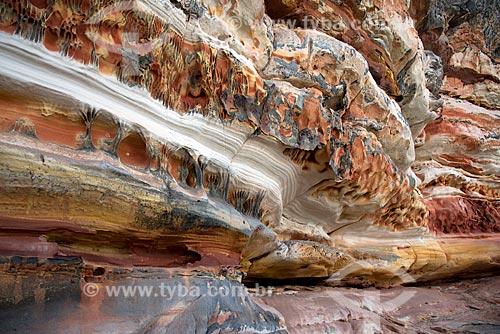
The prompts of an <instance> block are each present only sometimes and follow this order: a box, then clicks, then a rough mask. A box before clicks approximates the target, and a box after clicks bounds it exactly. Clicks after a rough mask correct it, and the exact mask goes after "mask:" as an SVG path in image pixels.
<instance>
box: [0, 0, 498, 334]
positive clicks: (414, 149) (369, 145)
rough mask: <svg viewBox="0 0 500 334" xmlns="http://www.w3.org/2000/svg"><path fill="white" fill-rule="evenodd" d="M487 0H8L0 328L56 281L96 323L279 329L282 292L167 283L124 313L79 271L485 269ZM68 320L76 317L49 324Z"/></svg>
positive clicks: (160, 328) (198, 278)
mask: <svg viewBox="0 0 500 334" xmlns="http://www.w3.org/2000/svg"><path fill="white" fill-rule="evenodd" d="M484 6H486V7H487V8H490V7H491V6H490V7H488V6H489V5H487V4H486V3H483V2H481V1H479V0H478V1H463V4H462V3H461V4H460V5H458V7H456V8H458V9H456V8H455V7H454V8H455V9H456V10H457V11H450V10H448V9H444V4H443V3H441V2H440V1H425V2H419V3H414V2H411V3H408V2H406V1H391V2H388V1H375V2H373V1H361V2H353V1H346V2H345V3H343V2H336V1H332V2H330V1H328V2H319V1H308V2H299V1H279V0H268V1H260V2H257V3H255V2H252V1H239V2H227V3H226V2H222V1H215V0H214V1H195V0H193V1H149V0H140V1H112V0H108V1H93V0H77V1H73V0H36V1H35V0H23V1H7V0H5V1H2V3H1V4H0V30H1V31H0V62H1V65H2V66H1V67H0V102H1V103H0V110H1V111H0V142H1V145H0V156H1V159H0V165H1V169H0V188H1V192H0V207H1V210H0V255H1V256H3V258H2V263H3V264H2V269H1V270H2V272H1V275H2V281H4V282H6V285H5V286H6V287H7V288H6V289H5V291H4V293H2V296H1V299H0V302H1V305H2V307H4V308H5V309H7V310H10V311H9V312H10V313H9V314H8V315H7V316H6V318H5V319H7V320H6V321H7V323H9V326H10V327H9V330H15V329H16V326H14V325H13V322H12V321H13V320H12V319H15V316H14V315H15V313H16V312H18V311H17V310H25V311H26V312H28V313H33V312H35V313H34V314H39V315H40V317H42V318H43V317H49V316H51V313H50V311H47V312H46V313H44V312H45V311H44V310H50V309H51V308H53V307H59V305H61V304H59V301H56V302H55V303H53V304H51V303H49V302H48V300H49V299H50V298H56V299H57V297H54V296H55V294H56V292H54V291H56V290H57V288H56V290H53V289H52V288H51V287H50V284H51V283H50V282H55V283H54V284H56V283H57V284H56V286H60V288H61V291H63V292H64V293H67V294H68V297H67V298H69V299H70V300H71V303H75V302H76V304H78V300H80V302H81V305H82V307H84V308H88V309H89V310H91V311H92V312H96V310H97V308H98V307H104V309H106V312H105V316H103V318H102V320H99V321H98V322H95V323H93V324H90V327H88V331H92V332H113V331H115V332H116V331H119V330H118V329H117V327H114V328H110V329H106V328H104V329H102V330H101V329H99V330H97V327H99V326H101V325H102V326H104V327H106V326H105V324H106V323H116V322H119V323H121V324H122V325H123V328H127V329H126V330H127V331H128V332H143V333H156V332H173V333H178V332H179V333H180V332H182V330H185V331H187V332H207V333H217V332H227V333H231V332H260V333H263V332H265V333H271V332H273V333H285V332H287V330H290V331H291V332H293V330H292V328H294V326H295V325H291V324H290V323H289V321H290V320H289V318H288V316H287V315H286V312H285V313H284V314H282V313H280V312H281V310H280V307H279V305H281V304H279V303H278V302H276V303H275V302H274V301H272V302H270V305H272V306H273V307H275V308H273V307H269V306H265V305H262V300H259V299H258V298H255V297H252V296H250V295H248V293H246V292H245V294H243V295H240V296H238V298H239V299H234V298H233V299H232V298H231V297H229V296H225V297H224V298H218V297H217V298H216V297H214V298H207V295H206V293H203V294H202V295H203V298H201V299H196V298H195V297H193V298H192V299H182V298H181V299H178V300H174V301H172V302H171V303H170V301H169V303H170V304H169V303H167V304H168V305H167V304H165V303H163V302H161V303H160V304H161V305H160V304H159V305H156V304H155V306H154V307H152V310H154V312H155V314H156V315H155V318H154V319H152V318H149V317H146V316H144V317H142V316H138V317H136V318H134V319H135V320H134V321H135V322H134V324H133V325H132V324H131V322H130V321H128V320H127V317H128V316H129V315H127V314H125V313H126V312H125V313H122V311H121V310H119V309H118V308H116V307H115V306H110V305H107V304H106V303H112V301H110V300H104V301H103V303H104V304H99V305H94V304H92V303H93V302H95V300H94V301H92V300H86V299H85V298H86V296H85V295H81V296H78V295H77V294H78V293H77V292H76V286H77V285H78V286H80V287H84V286H85V284H86V283H89V282H96V283H97V284H98V286H99V287H101V292H102V288H103V287H104V286H109V285H113V284H115V285H119V284H125V285H126V284H131V282H132V281H133V280H134V277H136V276H138V277H140V279H139V282H138V284H151V285H158V284H159V283H160V282H163V283H165V284H166V285H167V286H176V284H177V280H178V278H179V277H188V278H185V279H184V280H183V283H182V284H183V286H196V287H199V289H201V290H203V289H209V288H208V287H209V286H212V285H215V286H218V287H227V288H231V287H233V286H235V287H242V283H241V282H242V281H244V282H273V284H274V283H276V282H278V283H280V284H281V283H286V282H289V280H294V282H301V281H302V282H312V283H318V282H319V281H322V284H323V285H326V286H329V287H325V289H333V288H332V287H331V286H338V285H352V284H354V285H357V286H359V285H361V286H368V285H376V286H393V285H400V284H412V283H415V282H433V281H435V280H442V279H448V278H450V277H453V278H456V277H475V276H476V275H488V274H491V273H497V272H498V269H499V267H500V260H499V259H500V243H499V237H498V232H499V230H500V206H499V198H500V193H499V191H498V189H500V187H499V182H500V181H499V175H500V156H499V152H500V150H499V147H500V137H499V133H500V132H499V131H500V112H499V110H498V109H499V108H500V107H499V104H498V99H499V97H498V94H497V93H498V92H499V91H498V89H497V88H498V85H499V80H500V75H499V73H498V69H499V67H498V66H499V65H498V63H497V62H498V50H497V49H498V47H497V46H498V45H497V44H498V38H497V36H496V35H495V34H493V33H492V32H491V30H492V27H494V26H495V23H496V21H495V20H496V18H495V16H494V13H498V6H497V7H494V5H493V7H491V11H492V13H488V14H481V11H480V10H479V9H480V8H486V7H484ZM464 11H465V12H464ZM438 13H441V14H442V15H441V16H439V15H438ZM464 13H466V15H465V14H464ZM441 19H442V20H441ZM440 20H441V21H440ZM476 36H479V38H478V39H477V40H475V41H474V43H469V42H470V41H472V39H473V38H475V37H476ZM424 47H425V48H426V49H428V50H424ZM50 273H57V274H54V275H53V276H52V274H50ZM96 277H97V278H96ZM32 278H33V280H34V281H36V282H38V283H37V284H38V285H39V287H37V288H34V287H33V282H30V280H31V279H32ZM179 279H180V278H179ZM75 280H76V281H79V283H75ZM69 281H70V282H71V283H68V282H69ZM32 289H35V293H30V292H27V290H32ZM57 291H59V290H57ZM203 291H205V290H203ZM207 291H208V290H207ZM207 291H205V292H207ZM329 291H330V290H329ZM331 291H334V290H331ZM51 294H52V295H51ZM49 295H50V296H52V297H49ZM100 296H101V297H102V298H104V297H103V295H100ZM198 297H199V296H198ZM61 298H62V297H61ZM64 298H66V297H64ZM79 298H80V299H79ZM280 298H281V297H279V298H277V299H276V300H278V301H279V300H280ZM240 299H241V300H242V303H240ZM101 301H102V300H101ZM61 302H63V301H62V299H61ZM71 303H70V304H71ZM147 303H148V301H145V300H143V301H140V302H138V304H137V305H135V306H133V307H132V309H129V310H128V311H127V312H136V311H137V310H138V309H139V308H142V307H146V308H147V307H148V306H147ZM273 303H274V304H273ZM106 305H107V306H106ZM14 306H15V308H14ZM40 308H41V311H40ZM12 310H16V311H12ZM134 310H135V311H134ZM37 312H38V313H37ZM40 312H41V313H40ZM193 314H197V316H195V317H194V318H193V316H192V315H193ZM198 315H199V316H198ZM108 317H114V318H113V319H114V320H110V318H108ZM35 318H36V317H35ZM88 321H90V320H88ZM75 322H79V323H80V324H84V325H85V326H86V325H88V324H89V323H88V322H87V320H85V319H83V320H82V319H74V318H71V317H70V316H68V317H65V318H64V321H61V322H58V325H57V326H56V331H60V332H62V331H64V327H65V326H67V325H68V324H71V323H75ZM250 324H251V325H250ZM32 326H33V325H32V324H27V325H26V326H25V327H19V329H20V330H25V331H29V330H31V329H32V328H33V327H32ZM295 327H296V326H295ZM120 328H121V327H120ZM47 330H48V329H47ZM124 330H125V329H124ZM84 331H87V330H84Z"/></svg>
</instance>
